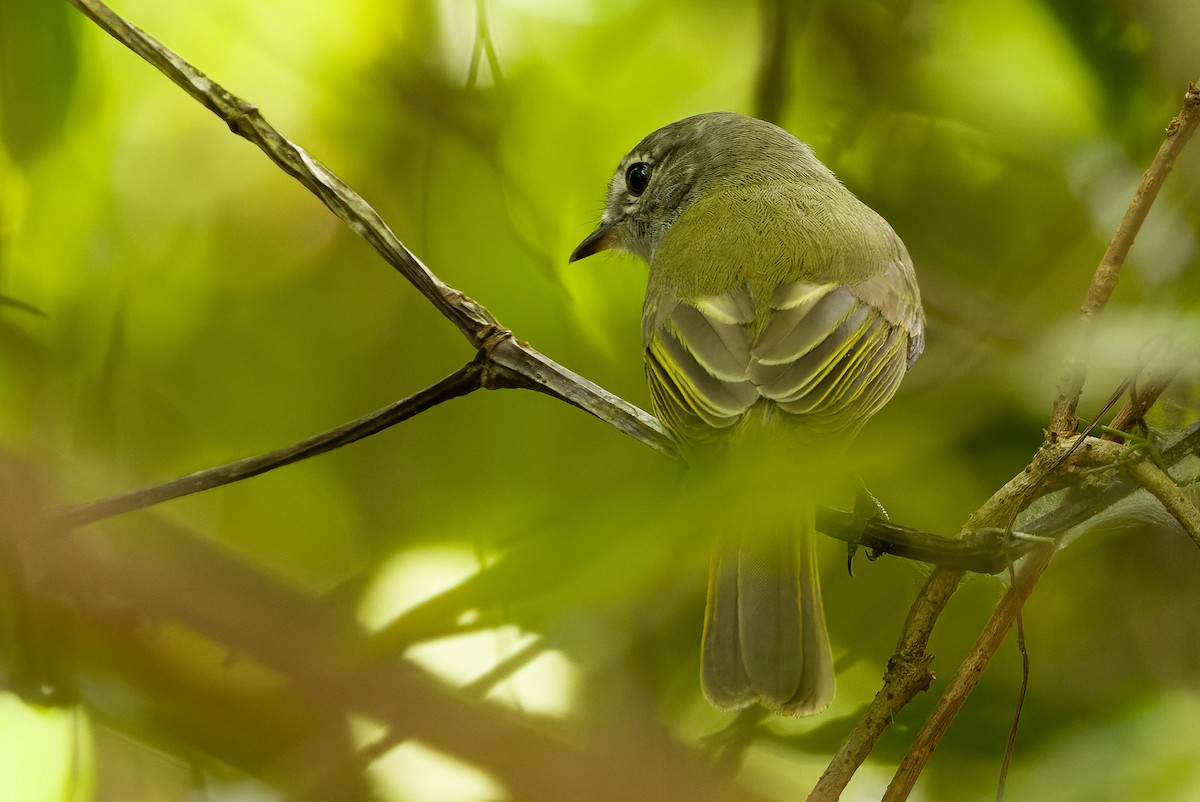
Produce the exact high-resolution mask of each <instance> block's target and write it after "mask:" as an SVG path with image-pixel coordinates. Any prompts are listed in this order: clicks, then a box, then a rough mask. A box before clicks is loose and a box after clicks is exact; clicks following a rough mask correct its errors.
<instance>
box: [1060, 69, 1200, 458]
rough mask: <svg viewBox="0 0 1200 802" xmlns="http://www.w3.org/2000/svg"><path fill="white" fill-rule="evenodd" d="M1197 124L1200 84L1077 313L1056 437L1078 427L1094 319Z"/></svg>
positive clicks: (1195, 85) (1190, 91)
mask: <svg viewBox="0 0 1200 802" xmlns="http://www.w3.org/2000/svg"><path fill="white" fill-rule="evenodd" d="M1197 124H1200V83H1192V84H1190V85H1189V86H1188V89H1187V92H1185V93H1184V96H1183V108H1182V109H1180V111H1179V114H1178V115H1176V116H1175V118H1174V119H1172V120H1171V123H1170V124H1169V125H1168V126H1167V136H1166V139H1164V140H1163V143H1162V145H1161V146H1159V148H1158V153H1156V154H1155V156H1154V160H1153V161H1152V162H1151V163H1150V166H1149V167H1148V168H1146V172H1145V173H1143V174H1142V180H1141V183H1139V184H1138V188H1137V191H1136V192H1135V193H1134V196H1133V201H1132V202H1131V203H1130V204H1129V209H1128V210H1126V212H1125V216H1124V218H1122V219H1121V223H1120V224H1119V225H1118V226H1117V230H1116V232H1115V233H1114V234H1113V237H1112V239H1111V240H1110V241H1109V243H1108V249H1107V250H1105V252H1104V256H1103V257H1102V258H1101V259H1100V264H1099V265H1097V266H1096V272H1095V274H1094V275H1093V276H1092V283H1091V285H1090V286H1089V287H1088V291H1087V295H1086V296H1085V297H1084V299H1083V305H1082V306H1081V307H1080V309H1079V314H1080V321H1079V325H1080V339H1079V340H1078V342H1077V343H1076V345H1075V348H1074V349H1073V350H1072V351H1071V352H1070V353H1068V354H1067V357H1066V359H1065V360H1064V363H1063V372H1062V376H1061V377H1060V378H1059V381H1058V397H1057V398H1055V399H1054V409H1053V410H1052V412H1051V413H1050V428H1049V432H1050V433H1051V434H1052V435H1070V434H1074V433H1075V430H1076V428H1077V425H1078V423H1077V420H1076V417H1075V410H1076V407H1078V405H1079V395H1080V393H1082V392H1083V383H1084V381H1085V380H1086V379H1087V365H1086V363H1085V359H1086V351H1087V348H1088V346H1089V344H1090V342H1091V339H1092V337H1093V334H1094V330H1095V321H1096V318H1097V317H1098V316H1099V315H1100V313H1101V312H1102V311H1103V310H1104V307H1105V305H1106V304H1108V299H1109V298H1111V297H1112V293H1113V290H1114V289H1115V288H1116V286H1117V279H1119V278H1120V276H1121V267H1122V266H1123V265H1124V264H1125V257H1126V256H1128V255H1129V249H1130V248H1132V247H1133V240H1134V238H1135V237H1137V233H1138V231H1139V230H1140V229H1141V227H1142V223H1143V222H1144V221H1145V220H1146V215H1147V214H1149V213H1150V207H1151V206H1152V205H1153V204H1154V200H1155V198H1157V197H1158V191H1159V190H1160V189H1162V185H1163V182H1164V181H1165V180H1166V179H1167V174H1168V173H1170V172H1171V168H1172V167H1174V166H1175V160H1176V159H1178V158H1179V154H1180V153H1181V152H1182V151H1183V148H1184V146H1185V145H1186V144H1187V143H1188V140H1189V139H1191V137H1192V134H1193V133H1194V132H1195V131H1196V126H1197Z"/></svg>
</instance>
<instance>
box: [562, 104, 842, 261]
mask: <svg viewBox="0 0 1200 802" xmlns="http://www.w3.org/2000/svg"><path fill="white" fill-rule="evenodd" d="M813 171H818V172H821V173H823V174H824V175H828V176H829V177H830V178H832V176H831V175H829V173H828V171H827V170H825V168H824V166H823V165H821V163H820V162H819V161H817V159H816V157H815V156H814V155H813V153H812V150H811V149H810V148H809V147H808V146H807V145H805V144H804V143H802V142H800V141H799V140H797V139H796V138H795V137H794V136H792V135H791V134H789V133H788V132H787V131H784V130H783V129H782V128H779V127H778V126H775V125H772V124H771V123H768V122H764V121H762V120H758V119H755V118H753V117H746V116H743V115H741V114H734V113H732V112H710V113H708V114H697V115H696V116H694V117H687V118H685V119H682V120H680V121H678V122H675V123H671V124H670V125H668V126H665V127H663V128H660V129H658V130H657V131H655V132H654V133H652V134H650V135H649V136H647V137H646V138H645V139H643V140H642V141H641V142H639V143H638V144H637V146H636V147H635V148H634V149H633V150H631V151H630V152H629V153H628V154H627V155H626V156H625V158H623V159H621V163H620V164H619V165H618V166H617V171H616V173H614V174H613V177H612V180H611V181H609V183H608V200H607V202H606V204H605V208H604V215H603V216H602V217H601V221H600V225H599V227H598V228H597V229H596V230H595V231H593V232H592V233H591V234H590V235H589V236H588V237H587V238H586V239H585V240H584V241H583V242H581V243H580V244H579V247H577V248H576V249H575V250H574V252H573V253H572V254H571V261H572V262H573V261H575V260H576V259H582V258H584V257H585V256H591V255H592V254H593V253H596V252H598V251H602V250H605V249H610V248H611V249H616V250H621V251H626V252H628V253H632V254H635V255H637V256H640V257H642V258H643V259H645V260H646V261H647V262H649V261H650V260H651V257H652V256H653V255H654V251H655V249H656V248H657V247H658V243H659V242H660V241H661V240H662V238H663V236H664V235H665V234H666V233H667V231H668V230H670V228H671V226H672V224H674V222H675V221H676V220H677V219H679V216H680V215H681V214H682V213H683V212H684V211H685V210H686V209H687V208H688V206H690V205H691V203H692V202H693V201H694V200H695V199H696V198H697V197H699V196H700V195H702V194H703V192H704V191H705V190H706V189H708V188H709V187H712V186H714V185H719V186H736V185H745V184H752V183H755V182H759V181H767V180H771V179H772V178H773V177H779V178H782V177H785V176H798V175H809V174H811V173H812V172H813Z"/></svg>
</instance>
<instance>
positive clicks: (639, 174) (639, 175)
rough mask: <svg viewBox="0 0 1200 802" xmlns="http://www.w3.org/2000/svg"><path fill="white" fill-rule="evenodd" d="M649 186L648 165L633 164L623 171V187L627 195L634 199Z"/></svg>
mask: <svg viewBox="0 0 1200 802" xmlns="http://www.w3.org/2000/svg"><path fill="white" fill-rule="evenodd" d="M649 185H650V165H648V164H646V163H645V162H635V163H633V164H631V165H629V169H628V170H626V171H625V186H626V187H628V189H629V194H630V195H633V196H634V197H635V198H636V197H637V196H638V195H641V194H642V193H643V192H645V191H646V187H647V186H649Z"/></svg>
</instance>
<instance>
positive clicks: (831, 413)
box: [646, 282, 911, 440]
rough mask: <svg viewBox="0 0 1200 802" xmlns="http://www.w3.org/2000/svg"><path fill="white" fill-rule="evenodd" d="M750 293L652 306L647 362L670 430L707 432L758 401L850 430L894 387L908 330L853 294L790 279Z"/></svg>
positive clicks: (822, 428) (807, 423)
mask: <svg viewBox="0 0 1200 802" xmlns="http://www.w3.org/2000/svg"><path fill="white" fill-rule="evenodd" d="M756 300H757V299H755V298H753V297H752V296H751V294H750V290H749V288H748V287H743V288H739V289H735V290H732V291H730V292H727V293H723V294H721V295H716V296H704V297H699V298H694V299H688V300H674V301H673V305H672V307H671V308H670V309H669V310H667V311H664V310H659V313H658V315H657V318H658V320H660V321H661V322H660V323H659V325H658V326H657V327H656V328H654V329H653V330H651V331H648V332H647V342H646V370H647V374H648V376H649V380H650V389H651V395H652V398H653V401H654V407H655V411H656V413H657V414H658V415H659V417H660V418H662V419H663V422H664V423H665V424H666V425H667V426H668V427H669V428H670V429H672V430H673V431H675V432H676V433H677V434H679V435H681V436H682V437H684V438H685V439H696V440H705V439H712V437H713V436H714V435H715V434H717V433H719V432H722V431H727V430H729V429H730V428H731V427H734V426H736V424H737V423H738V422H739V421H741V420H742V419H743V417H744V416H745V413H746V412H747V411H748V410H749V409H750V408H751V407H753V406H754V405H755V404H757V403H759V402H760V401H764V402H766V403H770V404H772V405H773V406H774V407H776V408H777V409H778V410H780V411H782V412H784V413H788V417H794V419H795V421H796V422H797V423H799V424H801V425H803V426H804V427H805V428H808V429H811V430H812V431H814V432H819V433H826V432H828V433H834V432H846V433H850V434H853V433H854V432H856V431H857V430H858V429H859V428H860V427H861V426H862V425H863V424H864V423H865V422H866V421H867V419H868V418H870V417H871V415H873V414H874V413H875V412H876V411H878V410H879V408H880V407H881V406H883V404H884V403H886V402H887V400H888V399H889V398H891V396H892V394H893V393H894V392H895V391H896V388H897V386H898V385H899V383H900V380H901V378H902V377H903V376H904V371H905V368H906V366H907V364H908V357H909V351H910V339H911V335H910V332H909V331H908V330H907V327H906V326H904V325H902V324H900V323H898V322H894V321H892V320H889V319H888V316H886V315H885V314H884V313H883V311H881V310H880V309H879V308H877V307H875V306H874V305H872V304H871V303H868V302H867V301H865V300H863V299H862V298H860V297H859V295H858V294H856V293H855V292H852V291H851V290H850V289H848V288H847V287H845V286H843V285H840V284H835V283H828V284H814V283H805V282H793V283H788V284H783V285H781V286H779V287H778V288H776V289H775V291H774V292H773V294H772V295H771V297H770V298H769V299H767V301H766V303H765V306H764V305H763V304H761V303H756ZM764 321H765V322H764Z"/></svg>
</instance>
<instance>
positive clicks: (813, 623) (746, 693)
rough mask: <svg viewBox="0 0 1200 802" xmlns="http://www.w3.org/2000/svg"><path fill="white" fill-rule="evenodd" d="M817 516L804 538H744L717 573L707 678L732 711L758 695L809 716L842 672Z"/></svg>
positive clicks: (712, 696)
mask: <svg viewBox="0 0 1200 802" xmlns="http://www.w3.org/2000/svg"><path fill="white" fill-rule="evenodd" d="M814 535H815V532H814V531H813V527H812V525H811V522H809V523H808V525H806V526H802V527H801V532H800V535H799V537H794V538H788V539H778V538H777V539H773V540H762V539H757V538H750V537H743V538H741V540H740V541H739V542H736V543H734V544H728V545H725V546H723V547H721V548H719V549H718V552H717V553H716V555H715V556H714V558H713V563H712V569H711V572H710V575H709V587H708V609H707V611H706V613H705V619H704V640H703V645H702V657H701V664H702V669H701V684H702V686H703V688H704V694H705V696H707V697H708V699H709V701H710V702H712V704H713V705H714V706H716V707H718V708H721V709H724V710H736V709H740V708H743V707H747V706H749V705H751V704H753V703H755V702H761V703H762V704H763V705H765V706H767V707H769V708H771V709H772V710H777V711H779V712H782V713H788V714H791V715H796V716H808V715H813V714H815V713H819V712H821V711H822V710H824V709H825V708H826V707H828V705H829V703H830V702H831V701H832V699H833V694H834V689H835V675H834V670H833V655H832V652H831V651H830V648H829V636H828V634H827V632H826V629H825V611H824V607H823V606H822V604H821V586H820V580H819V578H818V574H817V566H816V553H815V537H814Z"/></svg>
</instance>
